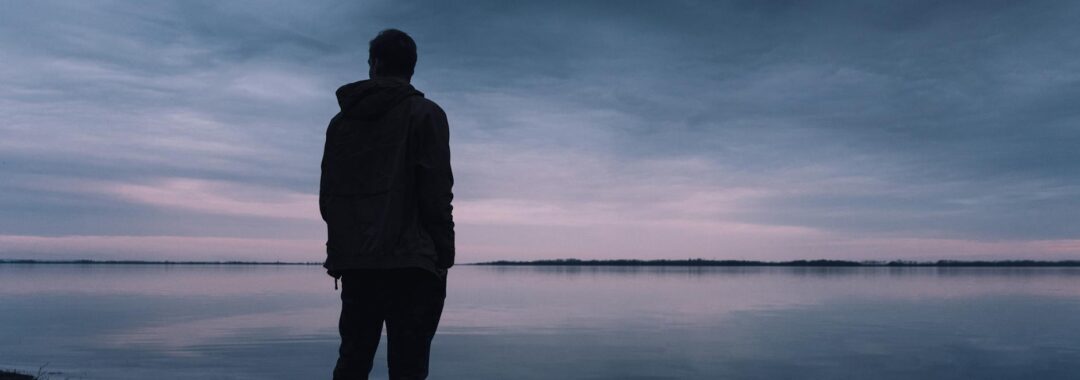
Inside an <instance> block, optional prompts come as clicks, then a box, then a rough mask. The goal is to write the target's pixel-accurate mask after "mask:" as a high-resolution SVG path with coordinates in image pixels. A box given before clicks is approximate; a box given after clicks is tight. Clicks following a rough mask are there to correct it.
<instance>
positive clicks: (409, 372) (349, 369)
mask: <svg viewBox="0 0 1080 380" xmlns="http://www.w3.org/2000/svg"><path fill="white" fill-rule="evenodd" d="M445 298H446V280H445V278H440V277H439V276H436V275H435V274H434V273H431V272H429V271H426V270H423V269H419V268H401V269H365V270H355V271H348V272H345V273H343V274H342V276H341V319H339V320H338V331H339V332H340V333H341V347H340V348H339V349H338V361H337V366H336V367H334V380H353V379H367V378H368V373H369V372H371V366H372V362H373V361H374V359H375V351H376V350H377V349H378V347H379V338H380V336H381V335H382V327H383V322H386V336H387V342H386V347H387V364H388V366H389V368H390V378H391V379H424V378H427V375H428V358H429V356H430V353H431V339H432V338H433V337H435V329H436V328H438V326H439V317H441V316H442V309H443V301H444V300H445Z"/></svg>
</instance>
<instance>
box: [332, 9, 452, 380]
mask: <svg viewBox="0 0 1080 380" xmlns="http://www.w3.org/2000/svg"><path fill="white" fill-rule="evenodd" d="M368 65H369V69H368V75H369V76H370V78H371V79H369V80H364V81H360V82H356V83H350V84H347V85H344V86H342V87H341V88H339V89H338V90H337V99H338V104H339V105H340V106H341V111H340V112H339V113H338V114H337V115H336V116H334V118H333V119H332V120H331V121H330V126H329V127H328V128H327V130H326V147H325V149H324V151H323V161H322V180H321V182H320V189H319V209H320V212H321V213H322V217H323V220H325V221H326V226H327V229H328V240H327V242H326V263H325V264H324V266H325V267H326V270H327V273H329V274H330V275H331V276H333V277H334V279H335V280H334V283H335V285H336V284H337V280H338V279H340V280H341V319H340V320H339V324H338V329H339V331H340V333H341V347H340V348H339V350H338V354H339V356H338V361H337V366H336V367H335V368H334V379H338V380H340V379H366V378H367V376H368V373H369V372H370V371H371V367H372V361H373V360H374V356H375V351H376V349H377V347H378V345H379V338H380V335H381V334H382V325H383V322H385V323H386V333H387V340H388V342H387V348H388V352H387V356H388V357H387V362H388V364H389V369H390V378H391V379H424V378H426V377H427V374H428V357H429V353H430V349H431V340H432V338H433V337H434V336H435V330H436V328H437V327H438V325H439V318H440V316H441V315H442V308H443V300H444V298H445V297H446V272H447V269H448V268H450V267H451V266H453V265H454V221H453V217H452V215H451V210H452V206H451V205H450V201H451V199H452V198H453V194H452V193H451V187H452V186H453V183H454V179H453V174H452V173H451V171H450V143H449V139H450V137H449V135H450V133H449V127H448V126H447V121H446V114H445V113H443V111H442V109H441V108H439V106H438V105H436V104H435V103H434V102H432V101H430V100H427V99H425V98H424V94H422V93H420V91H417V90H416V89H414V88H413V87H412V85H410V84H409V81H410V79H411V78H412V74H413V68H414V67H415V66H416V43H415V42H413V40H412V38H410V37H409V35H407V34H405V33H404V32H402V31H400V30H396V29H388V30H384V31H382V32H380V33H379V34H378V36H376V37H375V39H373V40H371V43H370V46H369V49H368Z"/></svg>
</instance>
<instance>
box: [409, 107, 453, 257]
mask: <svg viewBox="0 0 1080 380" xmlns="http://www.w3.org/2000/svg"><path fill="white" fill-rule="evenodd" d="M418 127H419V132H420V133H419V137H420V139H419V140H420V146H419V157H418V160H417V169H416V170H417V176H416V183H417V195H418V198H419V201H418V202H419V204H418V206H419V214H420V215H419V216H420V223H421V224H422V225H423V227H424V229H425V230H426V232H427V233H428V235H429V236H431V240H432V242H433V243H434V244H435V252H436V254H437V255H438V261H437V263H436V265H437V266H438V267H439V268H449V267H451V266H453V265H454V216H453V209H454V207H453V206H452V205H451V204H450V202H451V201H452V200H453V199H454V193H453V191H452V188H453V186H454V174H453V172H452V171H451V169H450V127H449V125H448V123H447V121H446V113H444V112H443V110H442V109H439V107H438V106H435V107H434V109H433V110H432V111H431V112H427V113H426V114H425V115H424V116H423V117H422V118H421V119H420V125H419V126H418Z"/></svg>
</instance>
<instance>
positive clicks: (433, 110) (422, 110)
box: [409, 96, 446, 117]
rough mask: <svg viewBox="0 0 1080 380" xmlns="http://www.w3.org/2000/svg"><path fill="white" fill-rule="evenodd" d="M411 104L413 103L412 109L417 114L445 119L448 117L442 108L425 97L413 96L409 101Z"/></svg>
mask: <svg viewBox="0 0 1080 380" xmlns="http://www.w3.org/2000/svg"><path fill="white" fill-rule="evenodd" d="M409 102H411V103H412V104H411V107H410V108H411V109H412V112H413V113H415V114H418V115H425V116H426V115H441V116H444V117H445V115H446V112H444V111H443V109H442V107H440V106H439V104H438V103H435V101H433V100H431V99H428V98H425V97H423V96H413V97H412V98H410V99H409Z"/></svg>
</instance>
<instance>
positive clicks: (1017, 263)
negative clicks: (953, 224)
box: [473, 259, 1080, 267]
mask: <svg viewBox="0 0 1080 380" xmlns="http://www.w3.org/2000/svg"><path fill="white" fill-rule="evenodd" d="M473 265H490V266H627V267H630V266H656V267H1080V260H1067V261H1036V260H1002V261H957V260H938V261H907V260H893V261H846V260H794V261H753V260H706V259H687V260H579V259H556V260H535V261H506V260H500V261H489V262H483V263H476V264H473Z"/></svg>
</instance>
